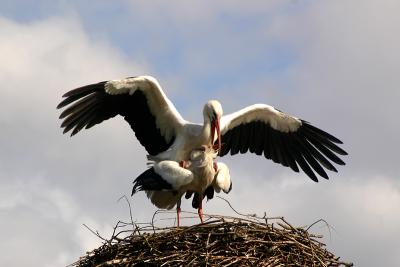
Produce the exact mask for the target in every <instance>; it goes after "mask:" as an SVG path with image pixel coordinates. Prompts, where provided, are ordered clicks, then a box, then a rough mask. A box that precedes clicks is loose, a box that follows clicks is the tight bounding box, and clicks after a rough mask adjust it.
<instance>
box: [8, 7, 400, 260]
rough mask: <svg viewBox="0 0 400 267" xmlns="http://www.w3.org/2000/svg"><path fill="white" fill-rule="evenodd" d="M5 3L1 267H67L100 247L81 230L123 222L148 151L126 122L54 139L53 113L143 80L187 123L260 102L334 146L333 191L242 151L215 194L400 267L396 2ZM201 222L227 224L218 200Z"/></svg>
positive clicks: (145, 214)
mask: <svg viewBox="0 0 400 267" xmlns="http://www.w3.org/2000/svg"><path fill="white" fill-rule="evenodd" d="M0 6H1V9H0V59H1V60H0V84H1V88H0V128H1V129H2V131H1V132H0V147H1V149H0V229H3V230H0V231H1V234H2V236H3V237H4V239H5V240H9V241H8V242H7V243H4V242H3V243H1V244H0V250H1V251H3V252H5V253H2V255H0V263H1V264H2V265H5V266H30V265H31V266H38V265H39V266H65V265H67V264H69V263H72V262H73V261H74V260H76V259H77V258H78V257H79V256H81V255H83V254H84V252H85V251H86V250H90V249H93V248H95V247H97V246H98V245H99V244H100V241H99V240H97V239H96V238H95V237H94V236H93V235H92V234H91V233H89V232H88V231H87V230H86V229H85V228H84V227H82V224H83V223H85V224H87V225H90V226H92V227H93V228H95V229H98V230H99V231H100V232H102V233H104V235H107V234H109V233H110V231H111V230H112V227H113V226H114V225H115V223H116V222H117V221H118V220H120V219H127V218H128V215H129V214H128V212H127V209H126V205H124V203H120V202H117V199H118V198H119V197H121V196H122V195H129V194H130V190H131V188H130V187H131V182H132V180H133V179H134V178H135V177H136V176H137V175H138V174H140V173H141V172H142V171H143V170H144V169H145V168H146V159H145V151H144V149H143V148H142V147H141V146H140V144H139V143H138V142H137V141H136V139H135V137H134V135H133V134H132V133H131V131H130V129H129V127H128V126H127V125H126V124H125V122H124V121H123V120H122V119H121V118H119V119H118V118H116V119H113V120H109V121H107V122H105V123H103V124H102V125H100V126H97V127H94V128H93V129H91V130H90V131H85V132H82V133H80V134H79V135H77V136H75V137H74V138H69V137H68V136H66V135H62V131H61V130H60V129H59V124H60V121H59V120H58V115H59V112H58V111H57V110H56V109H55V107H56V105H57V104H58V103H59V101H60V100H61V96H62V94H63V93H65V92H66V91H68V90H69V89H73V88H75V87H78V86H80V85H84V84H88V83H91V82H96V81H101V80H106V79H114V78H122V77H127V76H133V75H139V74H151V75H153V76H155V77H156V78H157V79H158V80H159V82H160V84H161V85H162V87H163V88H164V91H165V92H166V94H167V95H168V97H169V98H170V99H171V100H172V102H173V103H174V104H175V105H176V106H177V108H178V110H179V111H180V112H181V114H182V116H183V117H184V118H186V119H189V120H194V121H196V122H200V121H201V120H202V115H201V110H202V108H203V105H204V103H205V102H206V101H207V100H209V99H211V98H215V99H219V100H220V101H221V102H222V105H223V108H224V112H225V113H230V112H233V111H235V110H237V109H240V108H242V107H244V106H247V105H250V104H253V103H266V104H270V105H272V106H275V107H277V108H279V109H280V110H283V111H286V112H288V113H290V114H292V115H295V116H298V117H300V118H302V119H305V120H308V121H310V122H312V123H313V124H315V125H317V126H319V127H321V128H322V129H325V130H326V131H328V132H331V133H332V134H334V135H336V136H338V137H339V138H340V139H342V140H343V141H344V143H345V144H344V149H345V150H347V151H348V152H349V154H350V155H349V156H348V157H346V158H345V159H344V160H345V161H346V163H347V165H346V166H345V167H340V168H339V173H338V174H334V173H332V174H331V175H330V177H331V179H330V180H329V181H325V180H324V181H320V182H319V183H318V184H315V183H313V182H312V181H310V180H309V179H308V178H307V177H306V176H305V175H304V174H302V173H301V174H295V173H292V172H291V171H290V170H287V169H286V168H283V167H281V166H278V165H276V164H274V163H272V162H268V161H266V160H265V159H264V158H258V157H256V156H252V155H245V156H244V155H243V156H235V157H227V158H225V157H224V158H221V159H220V160H221V161H223V162H225V163H227V164H228V165H229V167H230V169H231V174H232V179H233V190H232V192H231V193H230V194H229V195H227V196H225V195H224V196H225V197H227V198H228V199H229V201H230V202H231V203H232V204H233V205H234V207H235V208H237V209H238V210H241V211H244V212H245V213H246V212H247V213H258V214H263V212H264V211H266V212H267V213H268V214H269V215H271V216H285V217H286V218H287V219H288V220H289V221H291V222H292V223H293V224H296V225H307V224H311V223H313V222H314V221H316V220H318V219H320V218H323V219H325V220H327V221H328V222H329V223H330V224H331V225H332V226H333V227H334V228H335V231H333V232H332V235H331V237H330V238H329V231H328V230H327V229H326V228H325V227H320V228H319V227H316V228H315V229H314V230H315V231H316V232H321V233H322V234H324V235H326V236H327V237H326V238H325V240H324V241H325V242H326V243H327V245H328V248H329V249H331V250H333V251H334V252H335V253H336V254H338V255H339V256H342V258H344V259H345V260H349V261H353V262H355V263H356V265H359V266H377V265H379V264H382V262H384V263H385V266H398V265H399V264H400V262H399V259H398V257H397V255H398V253H400V247H399V246H398V244H397V240H395V238H394V237H397V236H400V231H399V230H398V225H399V224H400V181H399V179H398V177H399V174H400V166H399V164H397V158H398V147H399V146H398V141H397V140H398V136H399V134H400V125H399V124H398V123H397V118H396V116H397V114H398V103H397V102H398V99H400V90H398V85H399V84H400V76H399V75H398V70H399V69H400V63H399V62H400V53H399V52H398V47H400V37H399V35H398V32H399V30H400V29H399V26H398V25H400V18H399V16H398V10H399V8H400V3H399V2H398V1H395V0H387V1H379V3H378V1H373V0H364V1H344V0H334V1H300V0H298V1H282V0H279V1H278V0H276V1H275V0H274V1H250V2H249V1H247V2H245V3H244V2H239V1H228V0H224V1H218V2H215V1H213V2H211V1H201V2H200V1H191V2H189V1H152V2H149V1H96V2H93V1H91V2H89V1H1V0H0ZM131 202H132V204H133V212H134V213H133V214H134V219H135V220H136V221H138V222H146V221H149V220H150V218H151V216H152V215H153V212H154V211H155V210H156V209H155V207H153V206H152V205H151V203H150V201H148V200H147V199H146V197H145V196H144V194H137V195H135V196H134V197H133V198H132V199H131ZM184 209H186V210H188V211H191V208H190V203H184ZM205 212H209V213H220V214H230V215H232V212H231V211H230V210H229V208H228V207H227V206H226V204H225V203H224V202H223V201H218V200H213V201H211V202H209V203H207V204H206V205H205ZM171 223H172V222H171ZM188 223H192V222H191V221H189V222H188ZM60 240H61V241H60ZM371 240H373V242H371ZM32 247H35V251H32ZM21 249H25V250H26V251H28V253H26V256H25V257H24V258H21V257H19V255H20V254H19V253H20V250H21ZM30 251H31V253H29V252H30ZM371 255H374V257H371Z"/></svg>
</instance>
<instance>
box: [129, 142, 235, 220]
mask: <svg viewBox="0 0 400 267" xmlns="http://www.w3.org/2000/svg"><path fill="white" fill-rule="evenodd" d="M216 155H217V153H216V152H215V151H214V149H213V148H212V147H206V146H202V147H201V148H199V149H196V150H193V151H192V152H191V153H190V159H189V160H188V161H185V163H184V166H183V167H182V166H181V164H179V163H178V162H176V161H171V160H163V161H160V162H154V164H153V166H152V167H151V168H150V169H148V170H146V171H145V172H143V173H142V174H141V175H139V176H138V177H137V178H136V179H135V181H134V182H133V189H132V195H133V194H135V193H136V192H138V191H142V190H144V191H146V195H147V197H148V198H149V199H150V200H151V202H152V203H153V204H154V205H155V206H157V207H158V208H162V209H172V208H173V207H174V206H175V205H176V206H177V209H176V210H177V219H178V220H177V225H178V227H179V225H180V212H181V208H180V206H181V198H182V195H183V194H184V193H187V195H188V196H189V194H191V193H193V192H195V193H196V197H195V198H194V199H193V203H194V204H193V206H194V208H197V209H198V214H199V217H200V220H201V222H203V207H202V200H203V197H204V196H205V195H207V198H212V197H213V195H214V191H216V192H217V193H219V192H220V191H221V190H223V191H224V192H225V193H229V191H230V190H231V189H232V182H231V178H230V174H229V169H228V167H227V166H226V164H224V163H222V162H214V159H215V157H216ZM188 192H190V193H188ZM203 194H204V195H203Z"/></svg>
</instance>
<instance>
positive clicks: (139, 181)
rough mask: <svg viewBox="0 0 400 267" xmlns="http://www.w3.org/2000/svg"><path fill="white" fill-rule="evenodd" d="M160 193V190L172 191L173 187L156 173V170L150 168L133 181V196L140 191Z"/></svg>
mask: <svg viewBox="0 0 400 267" xmlns="http://www.w3.org/2000/svg"><path fill="white" fill-rule="evenodd" d="M143 190H146V191H160V190H172V185H171V184H169V183H168V182H166V181H165V180H164V179H162V178H161V176H160V175H159V174H157V173H156V172H155V171H154V168H150V169H148V170H146V171H144V172H143V173H142V174H141V175H139V176H138V177H137V178H136V179H135V180H134V181H133V188H132V194H131V195H133V194H135V193H136V192H138V191H143Z"/></svg>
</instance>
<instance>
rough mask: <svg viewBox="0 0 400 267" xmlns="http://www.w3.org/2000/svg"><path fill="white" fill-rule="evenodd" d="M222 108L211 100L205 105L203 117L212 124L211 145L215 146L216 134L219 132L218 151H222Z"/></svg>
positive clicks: (215, 101)
mask: <svg viewBox="0 0 400 267" xmlns="http://www.w3.org/2000/svg"><path fill="white" fill-rule="evenodd" d="M222 113H223V111H222V106H221V104H220V103H219V102H218V101H217V100H210V101H208V102H207V103H206V104H205V105H204V109H203V115H204V120H205V121H208V122H210V123H211V139H210V140H211V145H213V144H214V141H215V140H214V137H215V132H217V138H218V147H217V150H218V151H219V150H220V149H221V132H220V127H219V123H220V119H221V117H222Z"/></svg>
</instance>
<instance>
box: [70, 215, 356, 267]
mask: <svg viewBox="0 0 400 267" xmlns="http://www.w3.org/2000/svg"><path fill="white" fill-rule="evenodd" d="M208 216H209V220H208V221H207V222H206V223H204V224H199V225H194V226H190V227H180V228H176V227H167V228H157V227H155V226H154V224H153V223H150V224H141V225H139V224H133V223H123V222H119V223H118V224H117V226H116V227H115V228H114V233H113V236H112V238H111V239H110V240H106V241H104V244H103V245H102V246H101V247H99V248H97V249H95V250H93V251H91V252H88V253H87V255H86V256H84V257H82V258H80V259H79V260H78V261H77V262H76V263H74V264H72V265H71V266H74V267H75V266H79V267H84V266H97V267H103V266H135V265H137V264H140V266H143V264H144V266H353V264H352V263H346V262H343V261H341V260H340V259H339V257H336V256H335V255H334V254H332V253H331V252H329V251H327V250H326V248H325V244H323V243H322V242H321V241H319V240H320V239H321V238H322V236H320V235H313V234H311V233H309V232H308V230H309V228H295V227H293V226H292V225H291V224H289V223H288V222H287V221H286V220H285V219H284V218H282V217H278V218H256V217H251V218H249V217H247V218H236V217H226V216H215V215H214V216H210V215H208ZM128 226H129V227H133V228H131V229H130V230H126V227H128ZM121 228H122V229H123V230H121V231H120V232H118V233H117V230H118V229H121ZM92 232H94V231H92ZM94 233H95V234H96V235H97V236H99V234H98V233H97V232H94ZM123 234H125V235H126V234H128V235H126V236H125V237H123V238H120V237H119V236H121V235H123ZM99 238H102V237H100V236H99ZM102 239H103V240H105V239H104V238H102Z"/></svg>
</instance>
